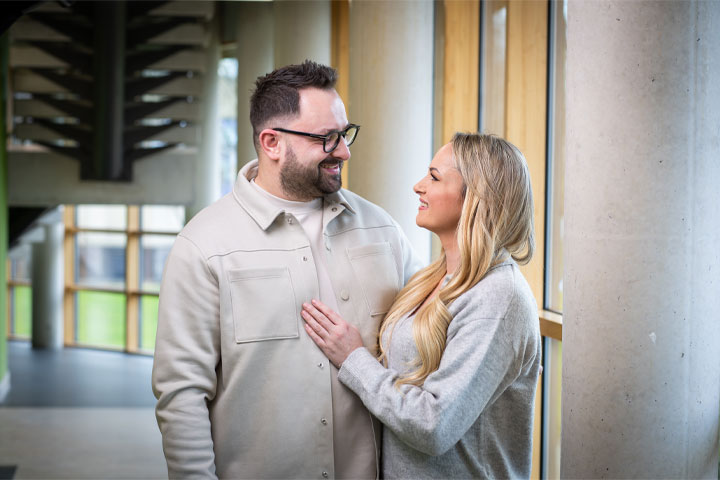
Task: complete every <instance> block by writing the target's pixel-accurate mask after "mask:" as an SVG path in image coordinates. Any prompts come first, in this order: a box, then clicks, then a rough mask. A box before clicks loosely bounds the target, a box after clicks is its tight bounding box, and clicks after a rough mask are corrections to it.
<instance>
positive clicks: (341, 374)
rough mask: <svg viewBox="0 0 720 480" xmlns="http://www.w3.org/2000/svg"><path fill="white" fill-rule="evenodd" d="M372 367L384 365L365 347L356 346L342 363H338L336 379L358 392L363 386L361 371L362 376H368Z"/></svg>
mask: <svg viewBox="0 0 720 480" xmlns="http://www.w3.org/2000/svg"><path fill="white" fill-rule="evenodd" d="M374 368H384V367H383V366H382V365H381V364H380V362H378V360H377V358H375V357H374V356H373V355H372V354H371V353H370V351H369V350H368V349H367V348H365V347H361V348H356V349H355V350H353V351H352V352H350V355H348V357H347V358H346V359H345V361H344V362H343V363H342V365H340V370H339V371H338V380H340V382H342V383H343V384H344V385H345V386H346V387H348V388H350V389H351V390H352V391H353V392H355V393H359V392H360V390H361V389H362V388H363V382H362V378H363V374H362V372H365V375H364V376H365V377H368V376H369V375H370V372H372V371H373V369H374Z"/></svg>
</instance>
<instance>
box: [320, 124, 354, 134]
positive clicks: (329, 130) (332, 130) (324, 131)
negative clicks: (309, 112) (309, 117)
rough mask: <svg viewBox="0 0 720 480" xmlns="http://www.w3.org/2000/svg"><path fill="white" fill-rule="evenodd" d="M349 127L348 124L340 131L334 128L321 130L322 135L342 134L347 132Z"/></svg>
mask: <svg viewBox="0 0 720 480" xmlns="http://www.w3.org/2000/svg"><path fill="white" fill-rule="evenodd" d="M349 125H350V124H349V123H348V124H347V125H345V126H344V127H342V128H338V129H334V128H324V129H322V130H320V135H327V134H328V133H330V132H342V131H343V130H345V129H346V128H347V127H348V126H349Z"/></svg>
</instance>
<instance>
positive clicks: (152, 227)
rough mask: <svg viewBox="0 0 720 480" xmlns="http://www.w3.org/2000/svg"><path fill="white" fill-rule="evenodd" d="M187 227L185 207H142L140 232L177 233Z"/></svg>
mask: <svg viewBox="0 0 720 480" xmlns="http://www.w3.org/2000/svg"><path fill="white" fill-rule="evenodd" d="M184 225H185V207H182V206H173V205H143V206H142V207H140V230H143V231H146V232H171V233H177V232H179V231H180V230H182V228H183V226H184Z"/></svg>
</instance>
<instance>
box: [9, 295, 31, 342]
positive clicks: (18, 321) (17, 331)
mask: <svg viewBox="0 0 720 480" xmlns="http://www.w3.org/2000/svg"><path fill="white" fill-rule="evenodd" d="M10 302H11V303H10V310H11V312H12V334H13V335H15V336H17V337H28V338H29V337H30V336H31V335H32V288H31V287H25V286H17V287H12V294H11V296H10Z"/></svg>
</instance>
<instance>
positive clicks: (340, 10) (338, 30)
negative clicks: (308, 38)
mask: <svg viewBox="0 0 720 480" xmlns="http://www.w3.org/2000/svg"><path fill="white" fill-rule="evenodd" d="M331 7H332V10H331V16H332V17H331V23H332V28H331V39H330V42H331V45H330V59H331V60H330V61H331V64H332V67H333V68H334V69H336V70H337V72H338V82H337V85H336V86H335V89H336V90H337V92H338V95H340V98H342V100H343V103H345V110H346V111H347V115H348V121H349V122H351V123H352V121H353V120H352V114H351V111H350V1H349V0H333V1H332V3H331ZM348 172H349V169H348V168H347V165H346V166H345V168H343V170H342V184H343V186H345V187H347V186H348V185H349V183H348Z"/></svg>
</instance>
